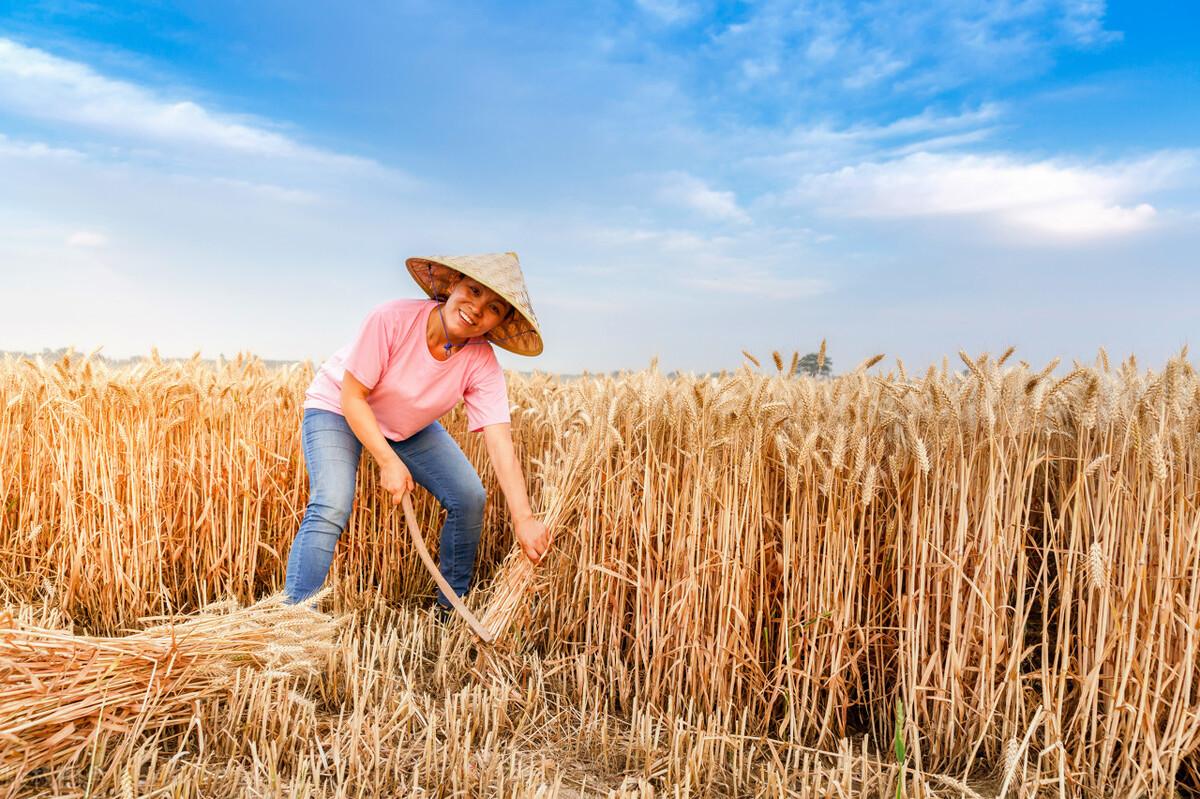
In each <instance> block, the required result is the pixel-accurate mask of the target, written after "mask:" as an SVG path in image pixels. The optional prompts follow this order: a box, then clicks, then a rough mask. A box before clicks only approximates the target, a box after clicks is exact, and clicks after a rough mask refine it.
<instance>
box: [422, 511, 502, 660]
mask: <svg viewBox="0 0 1200 799" xmlns="http://www.w3.org/2000/svg"><path fill="white" fill-rule="evenodd" d="M400 502H401V504H402V505H403V506H404V520H405V522H407V524H408V533H409V535H411V536H412V540H413V546H415V547H416V548H417V555H419V556H420V558H421V562H422V563H424V564H425V569H426V571H428V572H429V574H430V576H432V577H433V581H434V582H435V583H437V585H438V588H440V589H442V593H443V594H445V595H446V599H449V600H450V604H451V605H453V606H454V609H455V610H456V611H458V615H460V616H462V617H463V619H465V620H466V622H467V626H468V627H470V628H471V632H473V633H475V635H476V636H478V637H479V640H481V641H483V642H484V643H485V644H490V643H491V642H492V641H494V640H495V638H496V636H494V635H492V633H491V631H490V630H488V628H487V627H484V626H483V625H482V624H480V623H479V619H477V618H475V616H474V615H473V614H472V613H471V611H469V610H467V606H466V605H464V604H463V601H462V600H461V599H459V598H458V594H456V593H454V589H453V588H451V587H450V583H448V582H446V578H445V577H443V576H442V573H441V572H440V571H438V567H437V566H435V565H434V563H433V558H431V557H429V550H428V549H426V548H425V539H423V538H422V537H421V530H420V528H419V527H417V518H416V514H415V513H413V506H412V499H411V498H410V497H409V495H408V493H407V492H406V493H405V494H404V496H403V498H401V500H400Z"/></svg>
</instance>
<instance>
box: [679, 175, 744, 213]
mask: <svg viewBox="0 0 1200 799" xmlns="http://www.w3.org/2000/svg"><path fill="white" fill-rule="evenodd" d="M658 198H659V200H661V201H662V202H665V203H667V204H669V205H677V206H680V207H683V208H687V209H690V210H692V211H695V212H697V213H699V214H700V215H701V216H704V217H707V218H708V219H713V220H717V221H722V222H749V221H750V217H749V216H748V215H747V214H746V212H745V211H744V210H742V208H741V207H740V206H739V205H738V201H737V196H736V195H735V194H734V193H733V192H732V191H721V190H718V189H714V188H712V187H711V186H709V185H708V184H707V183H706V182H704V181H703V180H701V179H700V178H697V177H696V176H694V175H690V174H688V173H687V172H670V173H668V174H666V175H664V176H663V177H662V180H661V183H660V185H659V190H658Z"/></svg>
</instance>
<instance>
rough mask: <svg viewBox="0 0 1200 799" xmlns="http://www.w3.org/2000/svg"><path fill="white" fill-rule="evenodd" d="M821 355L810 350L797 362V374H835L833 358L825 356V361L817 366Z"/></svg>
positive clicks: (823, 375)
mask: <svg viewBox="0 0 1200 799" xmlns="http://www.w3.org/2000/svg"><path fill="white" fill-rule="evenodd" d="M820 360H821V356H820V355H819V354H817V353H815V352H810V353H808V354H807V355H805V356H804V357H802V358H801V359H800V360H799V361H797V362H796V374H801V375H808V376H809V377H817V376H818V375H820V376H821V377H829V376H830V375H832V374H833V358H830V357H829V356H828V355H826V356H825V363H824V364H822V365H821V366H820V368H818V367H817V364H818V363H819V362H820Z"/></svg>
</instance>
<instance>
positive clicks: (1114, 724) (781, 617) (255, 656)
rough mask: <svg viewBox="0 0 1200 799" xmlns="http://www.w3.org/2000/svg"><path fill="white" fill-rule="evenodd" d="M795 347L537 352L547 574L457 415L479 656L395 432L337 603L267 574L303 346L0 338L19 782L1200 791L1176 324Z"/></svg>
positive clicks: (426, 789)
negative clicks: (141, 351)
mask: <svg viewBox="0 0 1200 799" xmlns="http://www.w3.org/2000/svg"><path fill="white" fill-rule="evenodd" d="M795 360H796V359H795V356H792V358H791V361H792V363H791V365H790V366H789V365H788V364H787V363H786V361H787V358H784V357H783V356H780V355H779V354H778V353H775V354H773V361H774V363H773V364H772V363H771V361H767V362H766V365H765V366H763V365H761V364H760V363H759V362H758V361H757V360H755V359H753V358H752V357H751V358H749V360H748V363H747V365H746V366H745V367H743V368H742V369H740V370H738V371H736V372H732V373H722V374H721V375H719V376H694V375H682V376H678V375H676V376H664V375H663V374H661V373H660V372H659V371H658V369H657V368H656V367H655V366H654V365H651V367H650V368H649V369H646V370H643V371H639V372H631V373H625V374H622V375H620V376H617V377H613V376H588V375H585V376H583V377H582V378H578V379H569V380H568V379H561V378H558V377H556V376H553V375H544V374H534V375H531V376H530V375H520V374H515V373H510V374H509V375H508V381H509V398H510V402H511V403H512V406H513V410H512V417H513V437H514V442H515V444H516V448H517V453H518V456H519V457H520V459H521V461H522V464H523V468H524V470H525V474H526V477H527V482H528V483H529V487H530V492H531V499H532V501H533V506H534V508H535V510H536V511H537V512H539V514H540V515H542V516H543V518H544V519H545V521H546V522H547V524H548V526H549V527H551V528H552V531H553V534H554V536H555V537H554V546H553V548H552V552H551V554H550V555H548V556H547V559H546V560H545V561H544V563H543V565H542V566H541V567H539V568H538V569H536V570H534V569H532V568H529V566H528V564H527V563H523V562H522V561H521V560H520V559H519V558H518V557H515V556H514V555H513V553H512V534H511V531H510V530H509V528H508V525H507V518H506V513H505V512H504V503H503V500H502V498H501V494H500V492H499V489H498V487H497V486H496V484H495V482H494V480H492V478H491V475H490V469H489V467H488V466H487V463H486V455H485V454H484V452H483V450H482V440H481V438H480V437H478V436H474V435H469V434H467V433H466V432H465V419H464V418H463V415H462V411H461V409H458V410H456V411H455V412H453V413H452V414H450V415H449V416H448V417H446V418H445V419H444V420H443V422H444V423H445V424H446V425H447V429H449V430H450V431H451V433H452V434H453V435H454V436H455V437H456V439H458V440H459V441H460V442H461V443H462V444H463V446H464V451H465V452H466V453H467V455H468V457H469V458H470V459H471V460H472V462H473V463H474V464H475V465H476V467H477V468H478V470H479V472H480V475H481V477H483V479H484V483H485V486H486V487H487V488H488V493H489V497H490V500H489V503H488V510H487V515H486V517H485V522H484V537H483V541H482V542H481V545H480V550H479V560H478V568H477V575H478V579H479V581H480V582H479V588H478V590H476V591H475V592H473V593H472V594H471V596H470V597H469V604H471V606H472V607H475V608H483V609H486V610H487V611H488V612H487V613H486V614H485V620H486V619H490V620H491V621H492V622H493V623H495V621H496V620H497V619H503V620H504V622H505V624H504V628H505V629H504V635H503V636H502V638H501V641H500V642H499V643H498V644H497V645H495V646H493V647H485V646H479V645H476V644H475V643H473V641H472V639H471V637H470V635H469V634H468V633H467V631H466V630H465V629H464V628H463V626H462V625H461V624H459V623H457V622H452V623H450V624H449V625H448V626H446V627H443V626H441V625H440V624H438V623H437V622H436V621H435V620H434V619H433V618H432V617H431V615H430V613H429V612H428V610H427V601H428V598H429V597H430V596H431V595H432V590H433V589H432V581H431V580H430V579H429V577H428V575H427V574H426V573H425V572H424V570H423V569H422V568H421V566H420V565H419V563H418V561H417V558H416V556H415V553H414V552H413V551H412V547H411V542H410V541H409V540H408V537H407V535H406V534H405V530H404V526H403V519H402V517H401V515H400V513H399V512H398V509H397V507H396V506H393V505H391V504H390V501H388V500H387V497H386V496H385V495H384V494H383V492H382V491H381V490H380V489H379V488H378V486H377V476H378V474H377V470H376V469H375V467H374V464H373V463H372V462H371V460H370V458H369V457H367V458H365V459H364V468H362V469H360V471H359V480H360V486H359V491H358V494H357V499H356V502H355V507H354V511H353V514H352V517H351V521H350V525H349V529H348V530H347V532H346V534H345V535H344V536H343V537H342V540H341V542H340V543H339V545H338V551H337V555H336V559H335V561H334V564H333V568H332V570H331V573H330V580H329V583H328V591H327V592H326V593H325V594H324V596H323V599H322V601H321V605H320V611H313V610H310V609H305V608H299V607H289V606H285V605H282V604H280V602H279V600H278V596H277V595H276V592H277V591H278V589H280V588H281V587H282V580H283V572H284V564H285V561H286V557H287V553H288V548H289V546H290V543H291V539H292V536H293V535H294V533H295V531H296V528H297V526H298V524H299V521H300V518H301V515H302V514H303V511H304V505H305V501H306V494H307V482H306V474H305V470H304V464H303V459H302V456H301V452H300V437H299V429H300V417H301V403H302V401H303V393H304V389H305V387H306V386H307V384H308V382H309V381H310V380H311V377H312V367H311V365H308V364H303V365H296V366H291V367H284V368H276V369H268V368H266V367H265V366H264V365H263V364H262V363H261V362H260V361H258V360H256V359H254V358H252V357H241V356H240V357H239V358H237V359H236V360H233V361H221V362H218V363H216V364H212V363H206V362H201V361H199V360H198V359H193V360H192V361H190V362H165V361H162V360H161V359H159V358H158V357H157V355H154V356H153V357H151V358H147V359H145V360H144V361H142V362H140V363H138V364H136V365H134V366H123V367H119V368H115V367H109V366H106V365H105V364H103V363H102V362H99V361H96V360H94V359H89V358H81V357H67V358H64V359H63V360H61V361H58V362H53V363H43V362H41V361H39V360H29V359H13V358H8V359H6V360H4V361H0V503H2V505H0V551H2V552H3V557H2V558H0V602H2V608H3V609H0V795H8V796H17V797H25V796H30V797H31V796H43V795H58V796H80V797H82V796H108V795H114V796H172V797H213V796H230V797H234V796H237V797H241V796H256V797H258V796H261V797H326V796H328V797H333V796H339V797H341V796H345V797H368V796H429V797H432V796H478V797H491V796H504V797H510V796H511V797H526V796H531V797H537V796H544V797H551V796H566V797H576V796H600V797H651V796H654V797H659V796H671V797H676V796H678V797H685V796H761V797H777V796H812V797H825V796H878V797H896V796H899V795H904V796H929V797H934V796H937V797H941V796H972V797H973V796H989V797H990V796H1008V797H1034V796H1057V797H1075V796H1081V797H1093V796H1095V797H1103V796H1112V797H1127V796H1130V797H1131V796H1147V797H1158V796H1164V797H1166V796H1173V795H1189V794H1188V792H1189V791H1190V792H1192V794H1191V795H1194V793H1195V791H1196V790H1197V789H1196V785H1197V783H1198V778H1197V775H1198V773H1200V378H1198V376H1197V374H1196V371H1195V369H1194V367H1193V365H1192V364H1191V362H1190V361H1189V359H1188V356H1187V353H1186V351H1184V352H1182V353H1180V354H1179V355H1178V356H1177V357H1175V358H1173V359H1171V360H1170V361H1169V362H1168V363H1167V364H1166V366H1165V368H1163V369H1162V370H1160V371H1155V370H1151V369H1144V368H1141V367H1139V365H1138V364H1137V363H1136V361H1135V360H1134V359H1132V358H1130V359H1128V360H1126V361H1124V362H1122V363H1120V364H1118V365H1113V364H1110V363H1109V359H1108V356H1107V355H1106V354H1105V353H1103V352H1101V353H1100V354H1099V355H1098V357H1097V358H1096V361H1095V362H1094V363H1092V364H1074V366H1073V368H1071V369H1070V370H1068V369H1066V368H1062V369H1059V368H1057V367H1058V364H1057V363H1056V362H1055V363H1050V364H1046V365H1042V366H1032V365H1029V364H1027V363H1024V362H1021V361H1016V360H1014V358H1013V355H1012V352H1011V350H1010V351H1009V352H1007V353H1005V354H1004V355H1002V356H1000V357H998V358H997V357H990V356H988V355H986V354H985V355H980V356H968V355H966V354H965V353H962V354H960V360H959V361H956V362H954V363H953V364H949V363H945V362H943V363H942V364H941V365H940V367H931V368H929V369H928V370H927V371H924V372H921V373H916V374H910V373H908V372H907V371H906V370H905V367H904V365H903V364H901V363H898V362H897V363H894V365H893V366H891V367H887V366H881V365H879V363H878V360H877V359H871V360H870V361H867V362H864V363H863V364H862V365H860V366H859V367H858V368H856V369H855V370H853V371H852V372H849V373H847V374H845V375H842V376H838V377H835V378H832V379H814V378H810V377H797V376H794V375H793V374H792V372H793V371H794V366H795ZM416 500H417V502H416V506H417V515H418V520H419V522H420V525H421V527H422V529H423V530H425V531H426V540H427V541H428V542H429V543H430V545H431V547H432V546H435V545H436V537H437V536H436V534H435V531H436V530H437V528H438V526H439V524H440V521H439V509H438V507H437V506H436V503H435V502H434V501H433V500H432V499H431V498H430V497H429V496H428V494H426V493H425V492H424V491H418V492H417V496H416ZM513 586H518V587H519V589H514V588H513Z"/></svg>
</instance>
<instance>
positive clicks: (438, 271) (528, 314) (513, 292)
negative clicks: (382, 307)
mask: <svg viewBox="0 0 1200 799" xmlns="http://www.w3.org/2000/svg"><path fill="white" fill-rule="evenodd" d="M405 265H406V266H407V267H408V273H409V274H410V275H411V276H412V278H413V280H415V281H416V282H417V285H419V286H420V287H421V289H422V290H423V291H424V292H425V293H426V294H427V295H428V296H429V297H430V299H436V300H444V299H445V298H446V297H447V296H448V295H449V293H450V288H451V287H452V286H453V284H454V282H455V281H456V280H457V279H458V275H460V274H461V275H465V276H467V277H470V278H472V279H473V280H475V281H477V282H479V283H481V284H483V285H485V286H487V287H488V288H490V289H491V290H492V291H494V292H496V293H497V294H498V295H500V296H501V297H503V298H504V300H505V301H506V302H507V303H508V304H509V305H511V306H512V308H513V312H512V314H510V315H509V316H508V318H507V319H505V320H504V321H503V322H501V323H500V324H498V325H496V326H495V327H494V328H492V329H491V330H489V331H488V332H487V333H486V334H484V338H485V339H486V340H488V341H490V342H491V343H492V344H494V345H496V346H497V347H501V348H503V349H506V350H508V351H509V352H514V353H516V354H517V355H528V356H534V355H540V354H541V352H542V348H543V342H542V333H541V330H540V329H539V328H538V323H537V317H536V316H535V315H534V313H533V307H532V306H531V304H530V302H529V291H528V289H526V287H525V277H524V275H522V274H521V264H520V262H519V261H518V260H517V257H516V254H515V253H489V254H486V255H432V256H428V257H423V256H418V257H413V258H409V259H408V260H406V261H405Z"/></svg>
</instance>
